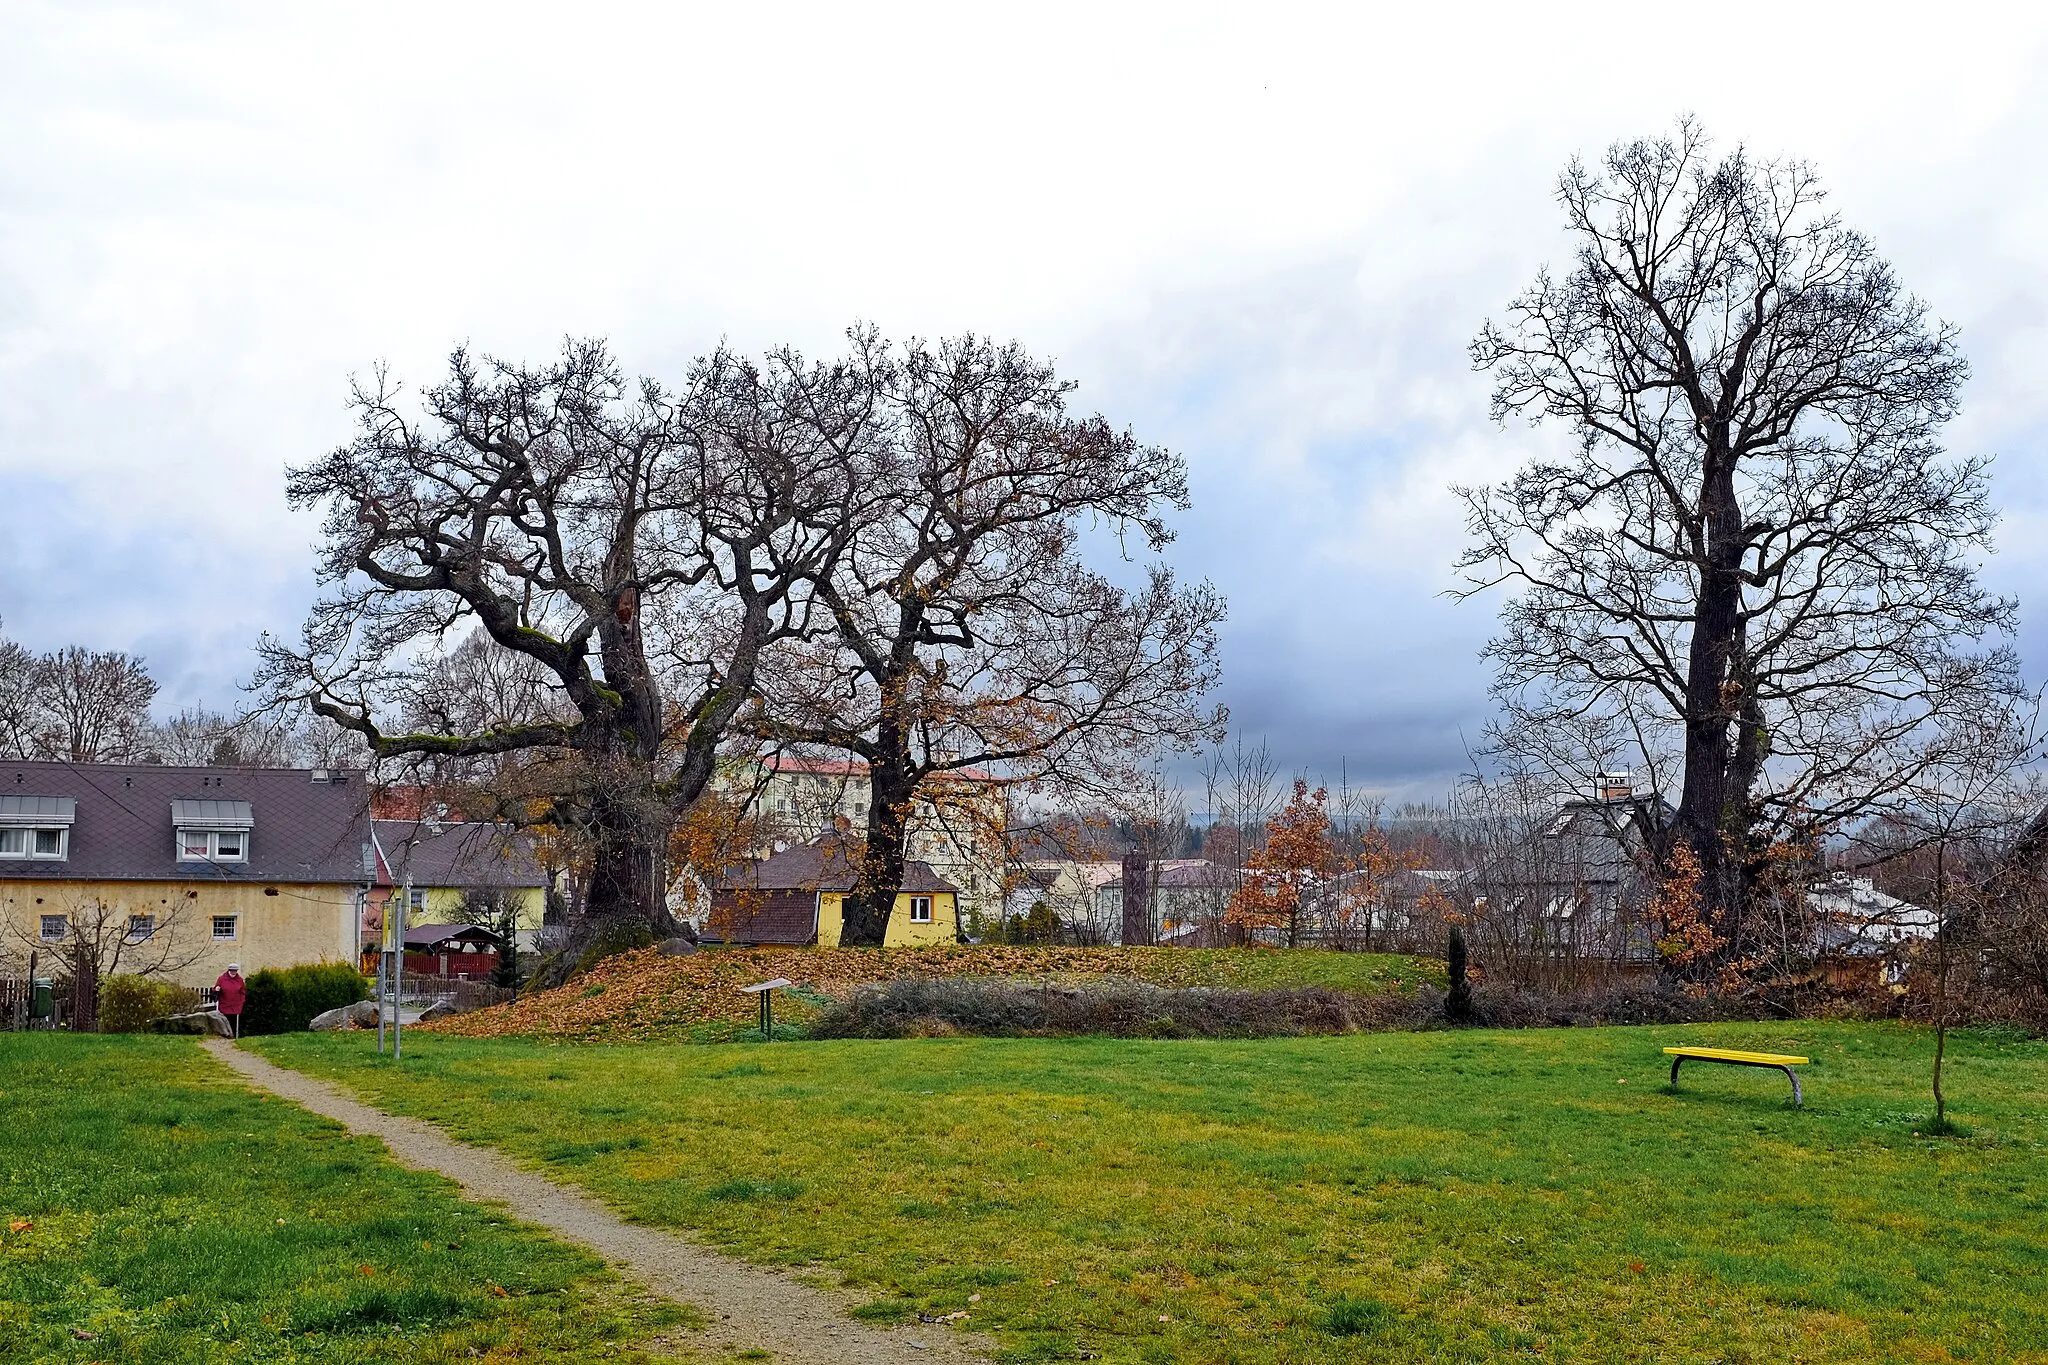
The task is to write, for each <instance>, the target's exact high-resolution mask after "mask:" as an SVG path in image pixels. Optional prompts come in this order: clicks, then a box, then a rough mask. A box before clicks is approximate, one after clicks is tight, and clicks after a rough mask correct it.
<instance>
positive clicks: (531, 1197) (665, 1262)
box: [205, 1038, 987, 1365]
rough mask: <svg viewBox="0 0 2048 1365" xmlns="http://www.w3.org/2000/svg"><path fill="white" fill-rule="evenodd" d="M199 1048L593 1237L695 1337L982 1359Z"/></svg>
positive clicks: (428, 1167)
mask: <svg viewBox="0 0 2048 1365" xmlns="http://www.w3.org/2000/svg"><path fill="white" fill-rule="evenodd" d="M205 1047H206V1049H207V1050H208V1051H209V1052H211V1053H212V1054H213V1055H214V1056H215V1057H217V1058H219V1059H220V1060H221V1061H222V1062H224V1063H225V1064H226V1065H228V1066H230V1067H232V1068H233V1069H234V1070H235V1071H237V1072H239V1073H240V1074H241V1075H242V1076H243V1077H244V1078H245V1079H247V1080H248V1082H249V1083H250V1084H251V1085H254V1086H257V1087H258V1088H260V1089H263V1090H268V1091H269V1092H270V1093H272V1094H273V1095H277V1096H279V1097H281V1098H283V1099H287V1100H290V1101H292V1102H293V1103H294V1104H298V1105H301V1106H303V1107H305V1108H307V1109H310V1110H312V1111H313V1112H314V1113H316V1114H321V1115H324V1116H326V1117H327V1118H330V1119H333V1120H334V1121H335V1122H337V1123H339V1124H341V1125H342V1126H343V1127H345V1128H347V1129H348V1130H349V1131H350V1132H352V1133H360V1134H363V1135H364V1136H366V1137H374V1138H378V1139H380V1140H382V1141H383V1143H384V1145H385V1146H386V1147H388V1148H390V1149H391V1154H392V1156H394V1157H396V1158H397V1159H398V1161H399V1162H401V1163H402V1164H404V1165H407V1166H411V1167H414V1168H415V1169H418V1170H423V1171H435V1172H438V1173H439V1174H441V1175H445V1176H447V1177H448V1178H449V1179H450V1180H453V1181H454V1182H455V1183H456V1184H458V1185H460V1186H461V1187H462V1194H463V1197H464V1198H466V1199H473V1200H477V1201H479V1202H486V1203H499V1204H503V1205H505V1206H506V1207H507V1208H508V1209H509V1210H510V1211H511V1212H512V1214H513V1215H514V1216H516V1217H518V1218H519V1219H520V1220H522V1221H524V1222H527V1223H532V1224H535V1225H536V1226H539V1227H543V1228H546V1229H548V1230H549V1231H550V1232H552V1233H554V1234H555V1235H556V1236H558V1237H561V1238H563V1239H564V1240H565V1241H570V1242H575V1243H577V1244H578V1245H580V1246H585V1247H588V1248H590V1249H591V1250H592V1251H594V1252H596V1253H597V1254H598V1255H600V1256H602V1257H604V1259H605V1260H606V1261H608V1262H609V1263H611V1264H612V1265H613V1266H615V1267H616V1268H617V1269H618V1270H619V1272H620V1273H621V1274H623V1275H625V1276H627V1277H628V1278H630V1279H633V1280H636V1281H638V1282H639V1283H641V1284H643V1285H645V1286H647V1287H648V1288H649V1289H652V1290H654V1291H655V1292H657V1293H660V1294H666V1295H668V1296H669V1297H670V1298H673V1299H675V1300H677V1301H678V1302H681V1303H687V1304H690V1305H691V1306H693V1307H695V1308H697V1309H699V1310H701V1311H702V1312H703V1313H704V1315H705V1316H706V1317H707V1318H708V1319H710V1325H709V1327H708V1328H707V1329H706V1330H705V1332H704V1334H703V1336H702V1338H699V1339H693V1341H692V1344H693V1345H701V1346H702V1347H704V1348H707V1349H710V1350H714V1351H726V1352H737V1351H744V1350H750V1349H758V1350H767V1351H772V1352H773V1353H774V1357H775V1359H776V1360H779V1361H802V1362H807V1365H895V1362H899V1361H915V1362H928V1361H955V1362H968V1361H985V1360H986V1359H987V1357H986V1356H985V1355H982V1354H979V1353H978V1350H977V1348H978V1347H979V1346H980V1345H981V1343H975V1342H970V1341H968V1340H966V1339H964V1338H963V1337H962V1335H961V1334H960V1333H958V1332H955V1331H954V1330H952V1329H951V1328H948V1327H944V1326H919V1327H897V1328H890V1329H883V1328H879V1327H869V1326H867V1325H866V1324H864V1323H861V1322H858V1321H855V1320H854V1319H852V1318H849V1317H848V1316H847V1315H846V1310H847V1308H849V1307H851V1306H852V1303H853V1302H855V1300H850V1299H848V1298H846V1297H843V1296H835V1295H832V1294H829V1293H827V1292H825V1291H823V1290H819V1289H813V1288H811V1287H810V1286H809V1285H806V1284H800V1283H798V1282H797V1280H795V1279H794V1278H793V1277H791V1276H789V1275H786V1274H782V1273H779V1272H777V1271H773V1270H766V1269H763V1268H761V1267H759V1266H753V1265H748V1264H746V1263H745V1262H743V1261H736V1260H733V1259H731V1258H730V1257H727V1256H722V1255H720V1254H719V1253H717V1252H715V1251H709V1250H706V1249H705V1248H703V1247H701V1246H698V1245H697V1244H695V1243H694V1242H689V1241H686V1240H684V1239H683V1238H681V1237H679V1236H677V1235H676V1234H674V1233H672V1232H662V1231H660V1230H658V1229H655V1228H649V1227H641V1226H639V1225H637V1224H633V1223H628V1222H626V1221H625V1220H624V1219H622V1218H620V1217H619V1216H618V1215H617V1214H616V1213H613V1212H612V1211H611V1210H610V1209H609V1208H607V1207H605V1206H604V1205H603V1204H601V1203H599V1202H598V1201H597V1200H595V1199H593V1198H591V1197H590V1196H589V1195H587V1194H583V1193H580V1192H578V1191H575V1190H570V1189H566V1188H564V1187H563V1186H561V1185H557V1184H556V1183H555V1182H553V1181H552V1180H548V1179H546V1178H545V1177H543V1176H539V1175H535V1174H534V1173H533V1172H531V1171H528V1170H523V1169H521V1168H520V1167H518V1166H515V1165H513V1164H512V1163H511V1162H510V1161H508V1160H507V1159H506V1158H504V1157H503V1156H500V1155H499V1154H498V1153H497V1152H494V1151H492V1150H490V1149H489V1148H487V1147H474V1146H471V1145H470V1144H468V1143H465V1142H457V1141H456V1140H455V1139H453V1138H451V1137H449V1136H447V1135H446V1134H445V1133H443V1132H442V1131H441V1130H440V1129H438V1128H436V1127H434V1126H433V1125H432V1124H429V1123H423V1122H421V1121H420V1120H418V1119H409V1118H401V1117H399V1116H397V1115H395V1114H387V1113H384V1112H383V1111H382V1110H378V1109H372V1108H370V1107H369V1106H368V1105H366V1104H363V1103H362V1102H361V1101H359V1100H355V1099H352V1098H350V1097H349V1096H348V1095H347V1094H345V1093H343V1092H342V1091H341V1090H339V1089H337V1088H336V1087H334V1086H332V1085H329V1084H327V1083H326V1082H324V1081H317V1080H314V1079H313V1078H312V1077H310V1076H304V1075H301V1074H300V1073H298V1072H296V1071H287V1070H285V1069H284V1068H282V1067H278V1066H274V1065H272V1064H271V1063H270V1062H268V1061H266V1060H264V1059H263V1058H261V1057H258V1056H256V1055H255V1054H254V1053H249V1052H244V1051H242V1050H241V1049H239V1048H237V1047H235V1046H234V1045H233V1044H232V1043H230V1042H228V1041H227V1040H225V1039H221V1038H209V1039H207V1040H206V1041H205Z"/></svg>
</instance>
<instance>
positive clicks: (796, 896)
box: [705, 888, 818, 943]
mask: <svg viewBox="0 0 2048 1365" xmlns="http://www.w3.org/2000/svg"><path fill="white" fill-rule="evenodd" d="M711 911H712V913H711V918H710V920H709V921H708V922H707V923H706V925H705V937H707V938H710V939H712V940H714V941H723V942H726V943H815V942H817V941H818V893H817V892H815V891H787V890H784V891H770V890H766V889H762V888H756V889H750V890H732V889H730V888H727V889H721V890H718V891H714V892H712V893H711Z"/></svg>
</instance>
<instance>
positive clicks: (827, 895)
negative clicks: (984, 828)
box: [700, 834, 960, 948]
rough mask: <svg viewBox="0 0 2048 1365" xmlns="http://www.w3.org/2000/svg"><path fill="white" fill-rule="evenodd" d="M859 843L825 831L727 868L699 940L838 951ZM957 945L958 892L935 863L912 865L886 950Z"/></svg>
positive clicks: (893, 914) (891, 919) (886, 938)
mask: <svg viewBox="0 0 2048 1365" xmlns="http://www.w3.org/2000/svg"><path fill="white" fill-rule="evenodd" d="M859 865H860V844H859V843H858V842H857V841H855V840H853V839H850V838H848V837H846V836H844V835H840V834H828V835H825V836H824V837H823V838H820V839H816V840H813V841H812V842H810V843H808V844H798V845H797V846H795V847H794V848H786V849H783V850H782V851H781V852H780V853H775V854H771V855H770V856H768V857H766V858H760V859H757V860H754V861H752V862H748V863H745V864H742V865H741V866H739V867H736V868H733V869H731V870H729V871H727V872H726V873H725V874H724V875H723V876H722V877H720V878H719V881H718V884H717V885H716V886H715V887H714V888H713V889H712V895H711V910H710V913H709V914H707V915H706V916H705V922H704V928H703V929H702V930H701V931H700V936H701V937H702V938H703V939H704V940H705V941H706V942H711V943H744V944H763V943H788V944H803V945H809V944H816V945H817V946H818V947H821V948H836V947H838V946H839V936H840V926H841V924H842V923H843V916H844V910H845V903H846V898H847V896H848V895H849V894H850V893H851V892H852V891H853V888H854V885H855V883H856V881H857V880H858V877H859ZM959 941H960V905H959V891H958V890H957V888H955V887H954V885H953V884H952V883H951V882H949V881H947V880H946V879H945V878H943V877H941V876H939V874H938V873H936V872H934V871H932V869H931V867H930V865H928V864H926V863H921V862H915V861H912V862H908V863H905V864H904V867H903V885H902V887H901V888H900V890H899V891H898V893H897V896H896V904H895V907H894V908H893V909H892V910H891V912H890V915H889V924H888V928H887V929H886V930H885V931H884V934H883V938H882V945H883V946H884V947H887V948H909V947H918V946H928V945H934V944H941V943H957V942H959Z"/></svg>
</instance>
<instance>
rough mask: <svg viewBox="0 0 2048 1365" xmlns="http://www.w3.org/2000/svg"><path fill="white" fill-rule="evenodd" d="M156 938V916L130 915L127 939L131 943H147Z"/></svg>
mask: <svg viewBox="0 0 2048 1365" xmlns="http://www.w3.org/2000/svg"><path fill="white" fill-rule="evenodd" d="M155 937H156V916H155V915H130V916H129V917H128V932H127V934H126V938H127V940H128V941H129V942H130V943H147V942H149V941H150V940H151V939H153V938H155Z"/></svg>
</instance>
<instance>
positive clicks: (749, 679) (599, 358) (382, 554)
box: [261, 342, 872, 957]
mask: <svg viewBox="0 0 2048 1365" xmlns="http://www.w3.org/2000/svg"><path fill="white" fill-rule="evenodd" d="M862 360H863V357H862V356H861V355H860V353H858V352H856V354H855V355H854V357H853V358H852V359H851V360H850V361H848V362H846V363H844V364H841V365H836V366H831V367H822V366H811V365H806V364H805V363H804V362H803V361H802V360H801V359H800V358H799V357H797V356H795V355H793V354H788V353H778V354H777V355H774V356H772V357H770V358H769V360H768V362H767V363H766V364H765V365H763V366H761V367H758V368H757V367H755V366H753V365H751V364H748V363H746V362H744V361H742V360H740V359H738V358H736V357H734V356H733V355H731V354H729V353H727V352H724V351H720V352H718V353H716V354H714V355H713V356H711V357H709V358H708V359H704V360H700V361H698V362H697V363H696V364H695V365H694V366H693V367H692V368H691V371H690V373H689V376H688V378H687V380H686V382H685V383H684V385H683V386H682V388H681V389H680V390H679V391H676V392H671V391H669V390H667V389H665V388H663V387H662V386H661V385H659V384H657V383H655V382H654V381H652V380H644V379H643V380H641V381H639V382H638V383H637V384H629V383H628V382H627V380H626V379H625V378H624V376H623V375H622V373H621V371H620V370H619V368H618V366H617V365H616V364H615V363H614V361H613V360H612V358H611V356H610V355H609V354H608V353H607V351H606V349H605V347H604V346H603V345H601V344H599V343H596V342H579V343H572V344H569V345H568V346H566V347H565V350H564V353H563V355H562V357H561V358H560V359H559V360H557V361H555V362H553V363H552V364H548V365H544V366H539V367H527V366H520V365H512V364H506V363H501V362H497V361H491V360H479V359H477V358H475V357H472V356H471V355H469V354H468V353H467V352H464V351H458V352H456V353H455V355H454V357H453V359H452V361H451V364H450V370H449V375H448V378H447V379H446V380H445V381H444V382H442V383H441V384H438V385H436V386H434V387H432V388H429V389H427V390H426V391H425V392H424V393H423V394H422V395H421V401H420V403H419V404H418V405H417V406H418V407H419V408H420V409H421V410H420V411H417V412H416V411H414V406H415V405H413V404H411V403H407V402H405V401H404V400H403V396H402V395H401V393H400V391H399V389H398V388H397V386H396V385H394V384H393V383H392V382H391V381H390V380H389V379H388V378H387V376H385V375H384V374H383V373H382V372H381V371H380V372H379V373H378V375H377V376H376V379H375V381H374V382H373V383H372V384H370V385H369V386H367V387H364V386H358V387H357V389H356V391H355V393H354V397H353V407H354V409H355V413H356V418H357V426H358V434H357V436H356V438H355V439H354V440H353V441H351V442H350V443H349V444H347V445H345V446H342V447H341V448H340V449H338V450H336V451H334V452H333V453H332V454H330V455H329V456H327V457H326V458H324V459H322V460H319V461H317V462H315V463H313V464H310V465H307V466H304V467H302V468H298V469H294V470H292V471H291V473H290V478H289V491H290V495H291V497H292V500H293V501H294V503H296V504H298V505H301V506H308V505H319V506H324V507H325V508H326V510H327V520H326V523H325V539H326V548H325V553H324V561H323V564H322V567H321V574H322V577H323V579H324V581H325V582H327V583H328V584H329V585H331V591H330V593H329V595H328V596H326V597H325V598H323V599H322V600H321V601H320V602H319V603H318V605H317V606H316V607H315V609H314V611H313V613H312V616H311V618H310V620H309V621H308V623H307V625H306V628H305V632H304V637H303V640H302V642H301V643H300V644H299V645H297V646H287V645H285V644H282V643H280V642H278V641H275V640H268V641H266V642H265V646H264V649H265V658H266V662H265V665H264V668H263V670H262V674H261V683H262V685H263V686H265V687H266V688H267V689H268V692H269V694H270V697H271V700H272V701H273V702H274V703H278V704H292V703H298V702H303V703H305V704H307V705H310V707H311V708H312V710H313V711H315V712H317V713H318V714H319V715H321V716H324V717H327V718H328V719H330V720H332V721H333V722H335V723H336V724H338V725H340V726H343V727H345V728H347V729H349V730H351V731H354V732H355V733H357V734H359V735H361V736H362V737H363V739H364V740H365V741H366V743H367V744H368V745H369V746H370V748H371V750H372V752H373V754H374V755H375V757H376V758H377V759H379V760H382V761H385V762H387V763H389V762H412V763H421V762H425V763H430V764H431V763H453V764H457V765H460V764H463V763H467V762H472V761H475V760H479V759H490V758H494V757H499V756H505V755H524V756H527V757H530V758H533V759H535V760H537V761H538V762H539V763H540V765H541V766H542V767H544V768H545V769H546V770H547V771H548V772H550V773H551V774H553V775H554V776H555V777H556V778H557V779H558V781H557V783H556V785H555V786H554V788H553V789H552V790H551V791H549V792H548V793H547V797H548V800H547V802H546V808H545V810H544V811H543V812H542V816H541V818H542V819H543V820H544V821H545V822H547V823H550V824H552V825H555V826H557V827H558V828H572V829H574V830H575V831H577V832H578V833H579V835H580V836H581V845H580V846H581V847H582V848H583V850H584V860H585V863H586V868H587V870H586V875H585V878H584V885H585V887H586V891H585V895H584V904H583V907H582V908H583V911H584V916H583V920H582V921H581V924H580V925H579V926H578V927H577V928H576V929H574V930H572V934H571V937H570V944H571V946H576V945H578V944H581V943H586V942H589V941H593V940H596V939H600V938H604V937H607V936H613V937H615V935H614V934H613V931H614V929H621V928H625V927H627V926H629V925H630V924H639V925H644V926H646V927H647V928H648V929H649V930H651V931H652V932H655V933H657V934H664V935H665V934H672V933H674V932H676V925H675V922H674V920H673V918H672V917H671V916H670V914H669V911H668V909H667V905H666V902H665V895H664V893H665V890H666V876H665V869H664V866H663V863H664V858H665V851H666V848H667V840H668V835H669V831H670V829H671V827H672V825H673V823H674V821H675V820H676V819H677V818H678V817H679V816H681V815H683V814H685V813H687V812H688V811H689V810H690V809H691V808H692V807H693V806H694V805H695V804H696V803H697V802H698V801H699V800H700V799H701V798H702V797H703V796H704V794H705V792H706V790H707V788H708V787H709V784H710V782H711V779H712V777H713V774H714V768H715V765H716V763H717V761H718V756H719V751H720V746H721V744H722V743H723V742H724V741H725V740H726V738H727V737H728V735H729V733H730V732H731V727H732V724H733V721H734V719H735V717H737V716H739V715H740V713H741V712H742V711H743V710H744V709H745V708H747V707H748V706H749V705H751V704H752V699H753V695H754V691H755V681H754V680H755V673H756V670H757V668H758V666H759V663H760V660H761V658H762V654H763V651H764V650H765V649H767V648H768V647H769V646H770V645H772V644H773V643H774V642H775V641H777V640H778V639H781V638H783V637H784V636H786V635H789V634H792V633H796V632H800V631H801V630H802V629H803V628H804V625H805V620H806V612H807V610H808V598H807V596H806V595H805V594H802V593H798V592H796V591H795V590H796V589H797V588H798V587H799V585H802V584H804V583H806V582H807V581H808V576H809V575H815V574H818V573H820V572H823V571H824V570H826V569H827V568H829V566H830V564H831V563H832V560H833V558H834V556H835V555H836V553H837V550H838V546H839V545H840V544H841V543H842V542H843V539H844V534H845V533H844V528H845V526H846V525H847V524H848V510H847V503H848V499H849V498H850V496H851V495H852V491H853V490H854V489H855V488H857V487H859V486H860V478H861V473H862V469H861V458H862V450H863V445H864V442H865V441H866V439H867V438H866V436H865V431H866V426H867V423H868V409H869V395H870V393H871V390H872V383H871V381H870V380H869V378H868V376H866V375H865V374H864V373H863V372H862V370H861V365H862ZM471 627H474V628H475V629H477V630H480V631H481V633H482V635H483V636H484V637H487V639H488V642H489V643H488V647H486V646H485V645H483V644H481V643H465V644H462V645H460V646H459V647H458V648H456V649H455V650H454V651H453V653H452V654H451V653H450V652H449V651H448V648H447V646H448V644H449V642H450V641H451V639H459V638H460V637H461V634H462V633H463V632H465V631H467V630H468V629H470V628H471ZM480 656H490V657H489V658H484V657H480ZM500 656H511V657H500ZM451 670H452V671H453V674H458V675H460V676H459V677H457V678H454V679H453V680H454V681H456V682H457V683H458V684H459V683H460V679H461V678H474V677H479V676H483V675H485V674H489V673H491V672H493V670H495V671H496V673H498V674H501V675H503V676H505V677H512V678H515V679H516V686H515V687H513V688H512V689H511V690H510V691H508V692H505V693H504V694H503V695H499V694H497V693H494V692H492V691H490V690H488V689H486V690H480V691H477V692H475V693H471V694H468V695H466V696H464V697H462V700H461V704H460V705H454V704H450V703H449V702H448V700H447V698H448V697H449V696H450V695H451V689H450V687H449V686H448V684H449V683H450V681H451ZM452 691H453V693H455V694H460V693H462V692H463V689H462V688H461V687H460V686H459V685H458V686H457V687H456V688H454V689H452ZM414 727H420V728H414ZM566 956H568V957H573V956H574V953H569V954H567V955H566Z"/></svg>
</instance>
